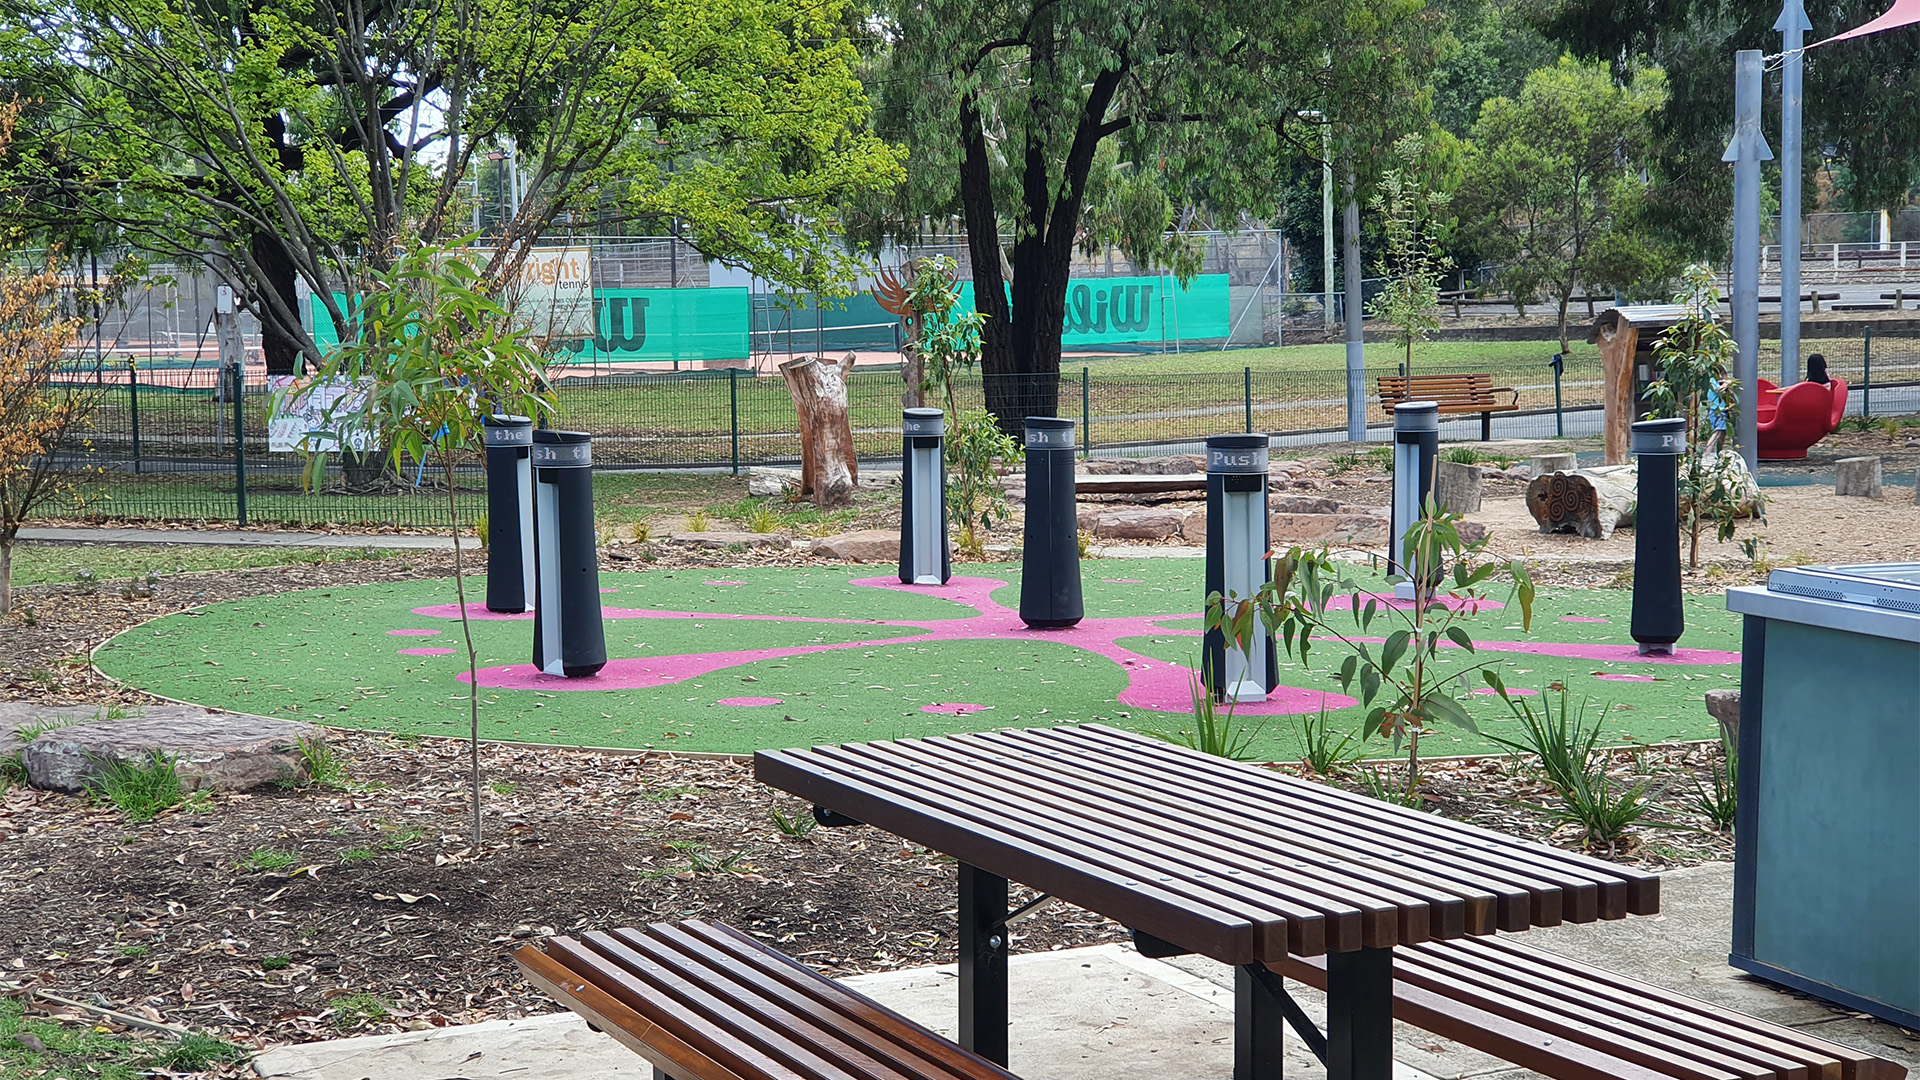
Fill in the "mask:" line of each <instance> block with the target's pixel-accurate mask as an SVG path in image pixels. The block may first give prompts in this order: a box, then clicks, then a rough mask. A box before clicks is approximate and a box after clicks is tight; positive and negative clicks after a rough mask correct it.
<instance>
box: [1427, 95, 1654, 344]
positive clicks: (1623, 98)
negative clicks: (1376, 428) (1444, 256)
mask: <svg viewBox="0 0 1920 1080" xmlns="http://www.w3.org/2000/svg"><path fill="white" fill-rule="evenodd" d="M1666 94H1667V90H1666V78H1665V76H1664V75H1663V74H1662V73H1661V72H1660V70H1659V69H1658V68H1650V69H1643V70H1639V71H1636V72H1633V73H1632V81H1631V82H1630V83H1629V84H1628V85H1625V86H1622V85H1619V84H1617V83H1616V82H1615V81H1614V79H1613V78H1612V76H1611V75H1610V74H1609V73H1608V71H1607V69H1606V67H1605V66H1604V65H1602V64H1598V63H1591V64H1586V63H1578V62H1575V61H1573V60H1571V59H1566V58H1563V59H1562V60H1561V61H1560V62H1559V63H1557V64H1554V65H1553V66H1551V67H1545V68H1541V69H1540V70H1538V71H1535V72H1533V73H1532V74H1530V75H1528V76H1527V79H1526V83H1525V85H1524V86H1523V87H1522V88H1521V91H1520V94H1519V96H1518V97H1517V98H1493V99H1491V100H1489V101H1487V102H1485V103H1484V104H1482V106H1481V109H1480V118H1479V120H1478V122H1476V123H1475V124H1474V128H1473V149H1472V152H1471V153H1470V154H1469V155H1468V159H1467V170H1466V171H1467V179H1466V182H1465V184H1464V185H1463V186H1462V187H1461V192H1462V195H1463V199H1462V204H1461V207H1460V210H1461V220H1462V221H1463V222H1465V223H1467V224H1466V232H1467V237H1466V239H1467V240H1468V241H1469V242H1470V243H1471V244H1472V245H1473V247H1474V250H1475V252H1476V253H1477V255H1478V257H1479V258H1481V259H1482V260H1485V261H1487V262H1493V263H1498V264H1499V265H1500V280H1501V282H1502V283H1503V284H1504V285H1505V286H1506V287H1507V289H1508V290H1509V291H1510V292H1512V294H1513V296H1514V298H1515V299H1516V301H1520V302H1523V303H1524V302H1525V301H1528V300H1531V299H1532V298H1534V297H1536V296H1539V295H1541V294H1544V295H1545V296H1546V297H1547V298H1549V299H1550V300H1552V301H1553V302H1554V303H1555V305H1556V306H1557V308H1558V311H1559V316H1560V347H1561V350H1562V351H1563V352H1564V351H1565V350H1566V349H1567V347H1568V344H1567V308H1568V305H1569V303H1570V302H1571V299H1572V297H1573V295H1574V294H1575V293H1576V292H1577V291H1579V290H1580V289H1581V288H1586V289H1591V290H1602V289H1610V288H1619V289H1621V290H1623V291H1626V292H1629V293H1634V292H1644V291H1645V290H1646V289H1648V288H1649V287H1658V283H1660V282H1662V281H1664V280H1665V279H1667V278H1668V277H1670V276H1671V274H1670V270H1669V268H1670V267H1671V265H1672V259H1671V257H1670V255H1669V254H1668V253H1667V252H1666V251H1665V249H1664V248H1663V247H1662V246H1661V245H1660V244H1658V243H1656V242H1655V241H1654V239H1653V234H1652V233H1650V232H1649V230H1648V229H1647V227H1646V225H1645V223H1644V222H1643V221H1642V220H1641V217H1640V210H1641V206H1642V203H1643V202H1644V200H1645V198H1646V191H1647V181H1646V180H1645V179H1644V178H1643V176H1642V173H1641V171H1640V170H1641V168H1642V167H1643V165H1644V164H1645V162H1646V160H1647V157H1648V154H1649V149H1648V144H1649V140H1650V138H1651V128H1650V126H1649V120H1648V117H1649V116H1650V115H1651V114H1652V113H1653V112H1655V111H1656V110H1658V109H1659V108H1660V106H1661V105H1662V104H1663V103H1664V102H1665V100H1666ZM1649 283H1652V285H1650V284H1649Z"/></svg>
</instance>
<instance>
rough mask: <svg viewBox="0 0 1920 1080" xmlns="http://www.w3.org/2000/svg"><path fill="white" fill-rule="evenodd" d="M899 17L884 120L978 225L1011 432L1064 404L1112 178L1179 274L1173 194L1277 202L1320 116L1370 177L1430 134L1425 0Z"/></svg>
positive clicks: (1432, 26) (916, 190) (1014, 0)
mask: <svg viewBox="0 0 1920 1080" xmlns="http://www.w3.org/2000/svg"><path fill="white" fill-rule="evenodd" d="M887 26H888V33H889V34H890V35H891V41H890V47H889V48H888V49H887V50H886V54H885V59H884V62H882V63H881V64H879V65H878V67H877V70H876V71H875V72H874V75H873V78H874V80H875V84H876V86H877V87H878V93H879V97H880V104H881V109H882V112H883V115H884V117H885V119H884V121H883V122H882V123H881V124H880V130H881V131H882V132H884V133H887V134H890V135H896V136H897V137H898V138H900V139H901V140H902V141H904V142H905V143H906V144H907V145H908V147H909V151H910V153H911V155H912V158H913V163H914V164H913V168H912V169H911V170H910V180H909V184H910V186H911V188H910V191H909V193H908V194H907V197H906V198H905V200H904V201H905V202H906V203H907V204H908V205H910V206H912V207H913V208H914V209H915V210H916V211H917V212H919V213H926V212H939V213H947V212H951V211H953V210H956V209H957V211H958V212H959V214H960V215H961V216H962V217H963V218H964V220H965V223H966V229H967V242H968V245H969V252H968V253H969V255H970V257H971V260H970V261H971V263H972V269H973V281H974V302H975V305H976V307H977V308H978V310H979V311H980V312H981V313H982V314H983V315H985V316H986V321H985V324H984V325H983V326H982V337H983V341H982V366H983V369H984V371H985V373H986V375H987V377H988V378H987V402H988V407H989V408H990V409H992V410H993V412H994V414H995V415H996V416H997V417H999V419H1000V422H1001V424H1002V426H1004V427H1006V428H1007V429H1008V430H1010V431H1011V430H1018V429H1019V427H1020V425H1021V419H1020V418H1021V417H1023V416H1025V415H1027V414H1029V413H1031V414H1040V415H1051V414H1052V413H1054V412H1055V410H1056V407H1057V404H1058V381H1059V369H1060V347H1061V335H1062V332H1063V320H1064V316H1065V308H1066V292H1067V273H1068V269H1069V266H1070V264H1071V260H1072V254H1073V251H1074V248H1075V246H1076V245H1077V244H1079V243H1081V242H1083V241H1084V240H1085V239H1086V238H1087V232H1088V229H1087V226H1088V225H1089V219H1088V210H1089V203H1090V201H1091V200H1092V199H1093V198H1094V197H1096V196H1098V195H1099V193H1098V192H1096V191H1094V188H1095V186H1096V185H1097V184H1099V183H1102V182H1105V183H1107V184H1108V185H1109V186H1108V189H1107V191H1108V194H1107V196H1106V197H1105V198H1104V199H1103V200H1102V203H1103V207H1104V211H1105V212H1103V213H1102V214H1100V215H1096V217H1098V218H1102V219H1105V220H1107V221H1109V222H1111V228H1113V229H1114V231H1115V232H1116V233H1117V234H1119V235H1117V236H1116V238H1117V239H1121V240H1124V241H1126V244H1127V246H1130V247H1131V248H1132V249H1133V250H1132V251H1131V252H1130V254H1134V255H1135V256H1136V257H1138V258H1142V259H1145V260H1148V261H1155V260H1166V261H1173V262H1174V263H1175V264H1176V267H1178V262H1179V260H1180V258H1181V256H1182V255H1183V253H1182V252H1180V251H1177V250H1176V251H1167V250H1165V249H1164V247H1163V246H1162V242H1161V236H1162V234H1163V233H1164V231H1165V230H1166V228H1167V227H1168V225H1169V224H1171V223H1172V214H1173V211H1174V209H1175V208H1176V207H1184V206H1204V207H1206V208H1207V209H1208V211H1209V213H1210V214H1211V215H1213V216H1214V217H1215V218H1216V220H1226V221H1232V220H1235V219H1236V218H1237V217H1238V215H1240V214H1241V213H1243V212H1248V213H1253V214H1259V215H1270V214H1271V213H1272V212H1273V209H1274V202H1275V196H1276V194H1277V188H1278V178H1279V175H1280V172H1281V169H1282V167H1283V164H1284V163H1285V162H1287V161H1288V160H1289V159H1290V158H1293V157H1297V156H1305V157H1311V158H1318V157H1319V155H1320V154H1321V153H1322V149H1321V147H1322V138H1321V136H1322V126H1323V125H1328V124H1330V125H1331V126H1332V130H1333V135H1334V138H1333V146H1334V148H1335V153H1336V154H1338V155H1339V157H1340V159H1341V160H1342V161H1343V162H1345V163H1348V165H1350V166H1351V167H1352V169H1353V171H1354V174H1355V181H1356V183H1357V184H1358V185H1359V186H1360V187H1362V188H1364V187H1366V186H1367V184H1368V183H1369V181H1370V177H1371V176H1372V175H1373V173H1374V171H1375V166H1376V163H1377V162H1378V161H1379V159H1380V157H1381V155H1382V153H1383V152H1384V151H1385V150H1386V149H1387V147H1389V146H1390V145H1391V143H1392V141H1393V138H1394V137H1395V136H1396V135H1397V134H1399V133H1400V132H1401V131H1403V130H1405V129H1408V128H1413V127H1418V126H1423V124H1424V117H1425V112H1426V104H1427V94H1426V92H1425V90H1424V88H1423V86H1422V81H1423V78H1424V74H1425V73H1426V72H1427V71H1428V70H1430V68H1431V67H1432V65H1433V63H1434V62H1435V61H1436V59H1437V57H1438V56H1439V55H1440V54H1441V52H1442V50H1443V48H1444V47H1445V44H1446V41H1447V38H1446V35H1445V33H1444V30H1443V27H1442V25H1441V16H1440V15H1439V14H1438V13H1437V12H1435V11H1432V10H1430V9H1429V8H1427V7H1426V6H1425V5H1423V4H1421V3H1419V2H1417V0H1289V2H1281V0H1247V2H1242V3H1232V4H1223V3H1218V2H1214V0H985V2H982V0H899V2H897V3H895V4H894V5H893V7H892V8H891V9H890V10H889V11H888V12H887ZM1108 155H1111V156H1108ZM1345 167H1346V166H1343V168H1345ZM1103 177H1104V178H1105V179H1104V180H1103Z"/></svg>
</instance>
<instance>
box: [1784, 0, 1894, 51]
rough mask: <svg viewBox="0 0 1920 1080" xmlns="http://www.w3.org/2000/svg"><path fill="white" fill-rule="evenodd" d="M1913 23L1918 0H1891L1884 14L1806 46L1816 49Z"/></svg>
mask: <svg viewBox="0 0 1920 1080" xmlns="http://www.w3.org/2000/svg"><path fill="white" fill-rule="evenodd" d="M1914 23H1920V0H1893V6H1892V7H1890V8H1888V9H1887V10H1886V13H1885V14H1883V15H1881V16H1880V17H1879V18H1877V19H1875V20H1873V21H1872V22H1870V23H1867V24H1865V25H1863V26H1856V27H1854V28H1853V29H1851V30H1849V31H1847V32H1846V33H1844V34H1835V35H1833V36H1832V37H1830V38H1827V39H1826V40H1825V41H1816V42H1814V43H1813V44H1811V45H1809V46H1807V48H1809V49H1817V48H1819V47H1820V46H1822V45H1831V44H1833V43H1834V42H1836V41H1846V40H1848V39H1849V38H1857V37H1866V36H1867V35H1868V34H1877V33H1879V32H1881V31H1882V30H1893V29H1897V28H1899V27H1902V26H1912V25H1913V24H1914Z"/></svg>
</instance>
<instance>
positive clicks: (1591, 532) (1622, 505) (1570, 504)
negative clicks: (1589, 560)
mask: <svg viewBox="0 0 1920 1080" xmlns="http://www.w3.org/2000/svg"><path fill="white" fill-rule="evenodd" d="M1639 485H1640V470H1639V469H1638V468H1637V467H1636V466H1633V465H1603V466H1601V467H1599V468H1597V469H1582V470H1580V471H1579V472H1557V473H1552V474H1550V475H1547V476H1540V477H1535V478H1534V480H1533V482H1532V483H1530V484H1528V485H1527V512H1528V513H1530V514H1532V515H1533V520H1534V521H1536V522H1538V523H1539V525H1540V531H1541V532H1543V533H1554V532H1570V533H1578V534H1579V535H1581V536H1584V537H1586V538H1587V539H1589V540H1605V539H1607V538H1608V537H1610V536H1612V535H1613V530H1614V529H1615V528H1617V527H1619V526H1621V525H1631V524H1633V510H1634V506H1635V504H1636V503H1637V502H1638V501H1639Z"/></svg>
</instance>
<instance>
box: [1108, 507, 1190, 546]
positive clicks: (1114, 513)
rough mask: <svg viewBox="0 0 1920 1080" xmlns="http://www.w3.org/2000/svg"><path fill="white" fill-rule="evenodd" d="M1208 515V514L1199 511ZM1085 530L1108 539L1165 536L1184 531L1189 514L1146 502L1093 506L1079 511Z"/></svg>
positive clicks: (1141, 538)
mask: <svg viewBox="0 0 1920 1080" xmlns="http://www.w3.org/2000/svg"><path fill="white" fill-rule="evenodd" d="M1199 516H1201V517H1205V516H1206V515H1205V514H1201V515H1199ZM1079 518H1080V528H1081V530H1082V531H1083V532H1087V533H1090V534H1092V535H1094V536H1098V537H1101V538H1103V539H1107V540H1163V539H1165V538H1167V537H1169V536H1178V535H1180V527H1181V526H1182V525H1184V524H1185V523H1186V518H1187V515H1186V514H1185V513H1183V512H1181V511H1179V510H1154V509H1149V508H1147V507H1144V506H1121V507H1091V508H1088V509H1087V510H1082V511H1081V512H1080V515H1079Z"/></svg>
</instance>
